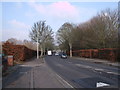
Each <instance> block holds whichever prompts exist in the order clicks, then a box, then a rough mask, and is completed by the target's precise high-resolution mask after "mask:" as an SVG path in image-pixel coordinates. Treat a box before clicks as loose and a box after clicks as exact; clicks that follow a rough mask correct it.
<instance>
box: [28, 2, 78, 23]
mask: <svg viewBox="0 0 120 90" xmlns="http://www.w3.org/2000/svg"><path fill="white" fill-rule="evenodd" d="M29 5H30V6H31V7H33V8H34V9H35V10H36V11H37V12H38V13H39V14H40V15H43V16H44V17H47V18H48V17H49V18H51V19H58V20H71V21H72V20H73V19H74V20H75V19H76V18H79V10H78V9H77V8H76V7H75V6H73V5H72V4H70V3H69V2H66V1H61V2H55V3H51V4H49V5H44V4H37V3H35V2H34V3H29Z"/></svg>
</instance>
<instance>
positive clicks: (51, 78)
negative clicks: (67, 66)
mask: <svg viewBox="0 0 120 90" xmlns="http://www.w3.org/2000/svg"><path fill="white" fill-rule="evenodd" d="M2 80H3V83H2V85H3V87H2V88H72V86H70V85H69V83H67V82H66V81H65V80H64V79H62V78H61V77H60V76H59V75H57V74H56V73H55V72H54V71H52V69H50V68H49V67H48V66H47V65H46V62H45V60H44V58H43V59H35V58H32V59H30V60H27V61H25V63H24V64H19V65H15V66H13V67H12V68H10V69H9V70H8V71H7V75H6V76H4V77H3V78H2Z"/></svg>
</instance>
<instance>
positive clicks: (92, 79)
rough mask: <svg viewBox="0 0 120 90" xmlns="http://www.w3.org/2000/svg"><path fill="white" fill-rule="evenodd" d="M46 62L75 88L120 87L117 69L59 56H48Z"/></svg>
mask: <svg viewBox="0 0 120 90" xmlns="http://www.w3.org/2000/svg"><path fill="white" fill-rule="evenodd" d="M45 62H46V63H47V65H48V66H49V67H50V68H51V69H52V70H53V71H54V72H56V73H57V75H58V76H60V77H61V78H63V79H64V80H65V81H66V82H68V83H69V84H70V85H71V86H72V87H74V88H97V87H105V88H118V87H119V86H120V83H119V82H118V81H119V80H120V79H119V78H118V76H119V77H120V75H119V73H118V72H120V70H119V69H118V68H117V67H113V66H108V65H104V64H101V63H93V62H89V61H84V60H78V59H75V58H67V59H61V58H60V57H59V56H46V57H45ZM118 79H119V80H118Z"/></svg>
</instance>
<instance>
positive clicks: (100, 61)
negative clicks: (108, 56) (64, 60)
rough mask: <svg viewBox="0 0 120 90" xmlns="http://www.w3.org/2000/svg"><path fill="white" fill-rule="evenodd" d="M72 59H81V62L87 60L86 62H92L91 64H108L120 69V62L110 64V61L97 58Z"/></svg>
mask: <svg viewBox="0 0 120 90" xmlns="http://www.w3.org/2000/svg"><path fill="white" fill-rule="evenodd" d="M72 58H75V59H79V60H86V61H90V62H94V63H101V64H106V65H110V66H114V67H120V63H119V62H110V61H108V60H103V59H97V58H82V57H72Z"/></svg>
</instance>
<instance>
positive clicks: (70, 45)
mask: <svg viewBox="0 0 120 90" xmlns="http://www.w3.org/2000/svg"><path fill="white" fill-rule="evenodd" d="M69 47H70V57H72V44H71V43H69Z"/></svg>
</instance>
